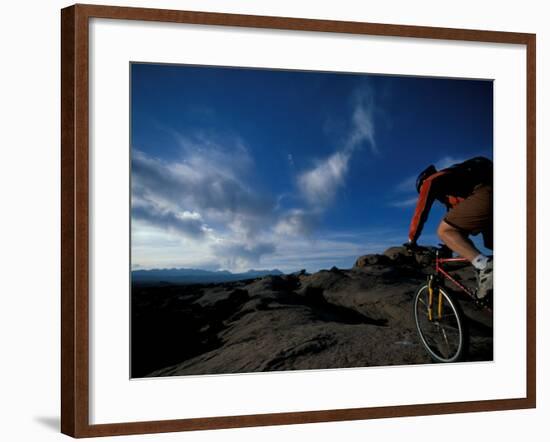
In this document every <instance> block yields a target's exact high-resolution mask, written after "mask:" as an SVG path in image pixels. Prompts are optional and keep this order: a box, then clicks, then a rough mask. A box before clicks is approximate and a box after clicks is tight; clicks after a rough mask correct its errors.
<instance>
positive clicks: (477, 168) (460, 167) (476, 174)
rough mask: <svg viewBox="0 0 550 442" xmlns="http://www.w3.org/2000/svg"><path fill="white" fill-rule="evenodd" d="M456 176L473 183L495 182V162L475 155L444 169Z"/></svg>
mask: <svg viewBox="0 0 550 442" xmlns="http://www.w3.org/2000/svg"><path fill="white" fill-rule="evenodd" d="M444 170H446V171H449V172H451V173H452V174H453V175H454V176H455V177H456V178H458V179H460V180H461V181H464V182H469V183H471V184H474V185H476V184H493V162H492V161H491V160H490V159H489V158H485V157H475V158H471V159H469V160H466V161H463V162H462V163H457V164H453V165H452V166H450V167H447V168H446V169H444Z"/></svg>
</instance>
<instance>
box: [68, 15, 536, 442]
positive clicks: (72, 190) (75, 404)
mask: <svg viewBox="0 0 550 442" xmlns="http://www.w3.org/2000/svg"><path fill="white" fill-rule="evenodd" d="M92 17H94V18H107V19H116V20H141V21H158V22H172V23H186V24H201V25H216V26H236V27H248V28H266V29H277V30H291V31H292V30H299V31H311V32H313V31H316V32H329V33H346V34H352V35H353V34H355V35H360V34H363V35H371V36H392V37H410V38H420V39H439V40H460V41H470V42H491V43H511V44H518V45H524V46H525V47H526V52H527V63H526V66H525V69H526V78H527V84H526V91H527V93H526V96H527V103H526V107H527V121H526V127H527V140H526V143H527V196H526V198H527V213H526V220H527V251H526V254H527V263H526V266H527V288H526V290H527V307H526V311H527V318H526V323H527V331H526V336H527V342H526V348H527V360H526V368H527V370H526V375H527V379H526V386H527V394H526V396H525V397H520V398H513V399H498V400H483V401H471V402H470V401H469V402H453V403H433V404H415V405H402V406H384V407H370V408H351V409H331V410H315V411H313V410H312V411H303V412H284V413H270V414H254V415H241V416H219V417H203V418H186V419H176V420H163V421H142V422H121V423H114V424H98V425H91V424H90V423H89V419H88V416H89V401H90V397H89V394H90V393H89V386H90V377H89V358H90V356H89V327H90V323H89V321H90V320H89V313H90V311H89V292H88V290H89V289H88V287H89V278H90V276H89V270H88V269H89V250H90V244H89V222H90V214H89V208H88V203H89V194H90V188H89V159H88V155H89V136H90V126H89V19H90V18H92ZM61 35H62V40H61V75H62V78H61V82H62V88H61V132H62V136H61V151H62V153H61V175H62V176H61V252H62V257H61V270H62V275H61V290H62V292H61V320H62V324H61V350H62V352H61V431H62V432H63V433H65V434H67V435H70V436H73V437H91V436H109V435H123V434H143V433H159V432H171V431H185V430H200V429H217V428H235V427H248V426H261V425H283V424H299V423H300V424H301V423H311V422H329V421H343V420H357V419H375V418H383V417H399V416H419V415H431V414H445V413H464V412H476V411H495V410H510V409H521V408H533V407H535V404H536V335H535V330H536V312H535V306H536V295H535V265H536V263H535V251H536V248H535V247H536V245H535V242H536V233H535V198H536V193H535V132H536V130H535V116H536V111H535V59H536V55H535V48H536V38H535V35H534V34H526V33H511V32H495V31H481V30H465V29H446V28H432V27H420V26H403V25H391V24H375V23H358V22H340V21H330V20H310V19H301V18H282V17H263V16H251V15H236V14H221V13H208V12H191V11H174V10H160V9H142V8H128V7H112V6H96V5H94V6H92V5H74V6H71V7H68V8H65V9H63V10H62V12H61Z"/></svg>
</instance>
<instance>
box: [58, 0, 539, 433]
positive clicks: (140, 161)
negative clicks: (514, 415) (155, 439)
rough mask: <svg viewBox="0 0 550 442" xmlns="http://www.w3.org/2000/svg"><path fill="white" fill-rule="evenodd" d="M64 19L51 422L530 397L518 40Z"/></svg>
mask: <svg viewBox="0 0 550 442" xmlns="http://www.w3.org/2000/svg"><path fill="white" fill-rule="evenodd" d="M61 25H62V28H61V30H62V41H61V53H62V70H61V71H62V79H61V80H62V91H61V93H62V96H61V102H62V109H61V112H62V115H61V116H62V128H61V129H62V138H61V140H62V146H61V147H62V155H61V175H62V176H61V181H62V184H61V201H62V204H61V210H62V213H61V219H62V224H61V229H62V236H61V238H62V242H61V249H62V262H61V270H62V272H61V273H62V284H61V285H62V293H61V301H62V302H61V313H62V336H61V346H62V364H61V365H62V367H61V368H62V373H61V376H62V377H61V380H62V382H61V384H62V403H61V429H62V432H63V433H65V434H68V435H70V436H73V437H91V436H107V435H122V434H142V433H156V432H169V431H184V430H199V429H215V428H234V427H246V426H260V425H281V424H294V423H309V422H327V421H340V420H356V419H372V418H382V417H398V416H418V415H429V414H443V413H458V412H460V413H464V412H475V411H497V410H508V409H519V408H534V407H535V404H536V399H535V397H536V359H535V357H536V356H535V355H536V335H535V330H536V322H535V321H536V308H535V307H536V302H535V235H536V233H535V35H534V34H525V33H510V32H496V31H481V30H464V29H444V28H429V27H417V26H401V25H390V24H373V23H359V22H338V21H328V20H310V19H298V18H282V17H262V16H246V15H234V14H220V13H208V12H189V11H172V10H159V9H141V8H126V7H111V6H90V5H74V6H71V7H68V8H65V9H63V10H62V11H61Z"/></svg>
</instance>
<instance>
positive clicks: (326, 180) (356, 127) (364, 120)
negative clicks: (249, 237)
mask: <svg viewBox="0 0 550 442" xmlns="http://www.w3.org/2000/svg"><path fill="white" fill-rule="evenodd" d="M374 110H375V109H374V99H373V95H372V91H371V90H370V88H368V87H363V88H361V89H358V90H357V91H355V93H354V95H353V110H352V114H351V124H350V125H351V129H350V130H349V132H348V134H347V135H346V138H345V140H344V143H343V145H342V146H341V148H340V149H338V150H336V151H335V152H334V153H332V154H331V155H329V156H328V157H326V158H324V159H320V160H317V162H316V163H315V165H314V166H313V167H312V168H310V169H307V170H305V171H303V172H302V173H301V174H300V175H299V176H298V179H297V182H298V188H299V190H300V192H301V194H302V196H303V197H304V199H305V200H306V201H307V203H308V204H309V205H310V206H312V207H315V208H317V209H319V208H325V207H326V206H328V205H329V204H330V203H331V202H332V201H333V200H334V197H335V196H336V194H337V192H338V190H339V189H340V188H341V187H343V186H344V184H345V178H346V174H347V172H348V169H349V163H350V160H351V158H352V156H353V153H354V152H355V151H356V150H357V149H358V148H360V147H362V146H363V145H367V146H369V147H370V149H371V151H372V152H373V153H376V152H377V147H376V141H375V127H374Z"/></svg>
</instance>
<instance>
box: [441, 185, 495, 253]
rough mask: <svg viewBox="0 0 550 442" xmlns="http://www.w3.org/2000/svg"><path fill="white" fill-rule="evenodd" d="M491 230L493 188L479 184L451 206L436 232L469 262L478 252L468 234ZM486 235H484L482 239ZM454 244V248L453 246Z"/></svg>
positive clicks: (485, 237)
mask: <svg viewBox="0 0 550 442" xmlns="http://www.w3.org/2000/svg"><path fill="white" fill-rule="evenodd" d="M492 230H493V188H492V187H491V186H488V185H480V186H479V187H478V188H477V189H476V190H474V192H473V193H472V194H471V195H470V196H468V198H466V199H465V200H464V201H462V202H460V203H459V204H458V205H457V206H455V207H453V208H452V209H451V210H449V212H448V213H447V215H446V216H445V218H444V219H443V221H442V222H441V225H440V229H438V233H439V234H440V237H441V239H442V240H443V241H444V242H445V243H446V244H447V241H449V242H450V244H447V245H448V246H449V247H450V248H451V249H452V250H453V251H455V252H456V253H458V254H459V255H460V256H462V257H464V258H466V259H468V260H470V262H471V261H472V260H473V259H474V258H475V257H476V256H478V255H479V254H480V252H479V250H478V249H477V248H476V247H474V245H473V243H472V242H471V241H469V240H468V235H477V234H479V233H481V232H488V233H489V232H491V233H492ZM491 236H492V235H491ZM487 238H488V237H487V236H485V235H484V239H487ZM453 246H454V248H453Z"/></svg>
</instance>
